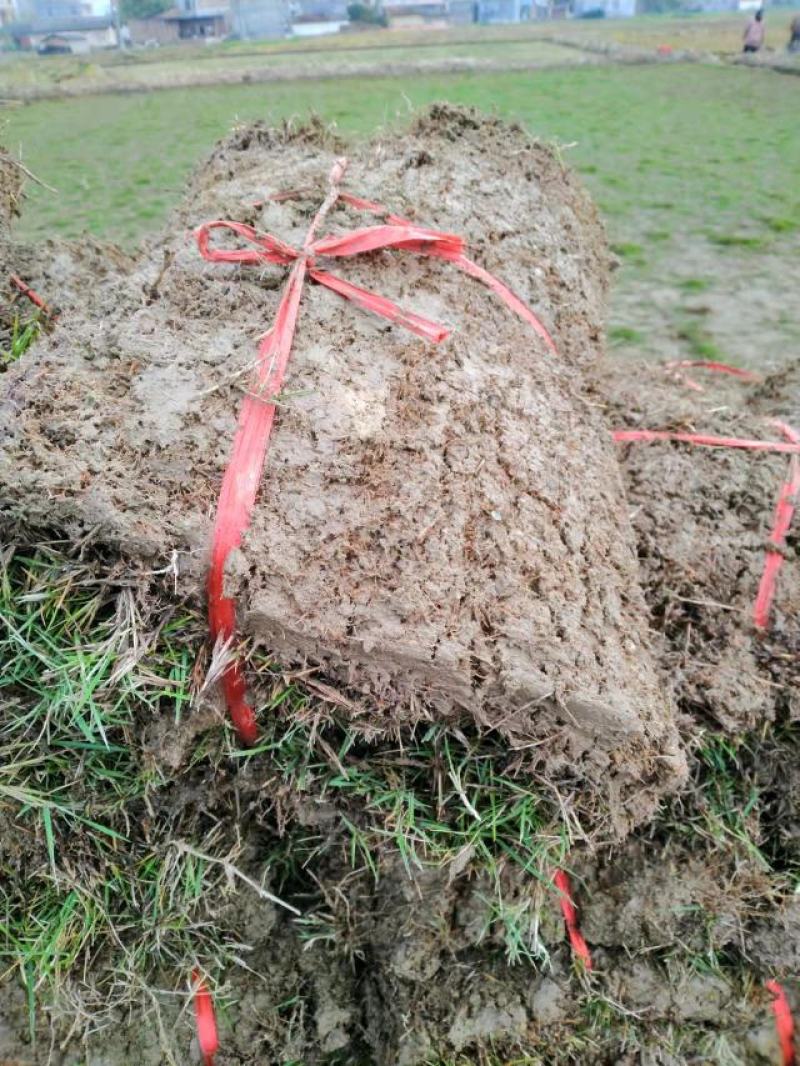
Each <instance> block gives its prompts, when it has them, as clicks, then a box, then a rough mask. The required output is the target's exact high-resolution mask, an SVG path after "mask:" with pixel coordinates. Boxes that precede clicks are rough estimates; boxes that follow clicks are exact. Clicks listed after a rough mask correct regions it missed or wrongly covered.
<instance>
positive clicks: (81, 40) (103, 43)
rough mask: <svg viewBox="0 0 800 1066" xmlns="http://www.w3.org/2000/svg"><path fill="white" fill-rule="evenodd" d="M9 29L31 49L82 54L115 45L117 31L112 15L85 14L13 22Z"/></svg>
mask: <svg viewBox="0 0 800 1066" xmlns="http://www.w3.org/2000/svg"><path fill="white" fill-rule="evenodd" d="M6 33H7V34H8V35H9V36H10V37H11V39H12V40H13V41H14V43H15V44H16V45H17V47H18V48H21V49H23V50H27V51H48V50H49V51H60V52H74V53H76V54H82V53H85V52H91V51H92V50H94V49H97V48H115V47H116V45H117V32H116V29H115V28H114V22H113V20H112V18H111V16H110V15H82V16H74V17H66V18H43V19H35V20H33V21H31V22H13V23H12V24H11V25H10V26H7V27H6Z"/></svg>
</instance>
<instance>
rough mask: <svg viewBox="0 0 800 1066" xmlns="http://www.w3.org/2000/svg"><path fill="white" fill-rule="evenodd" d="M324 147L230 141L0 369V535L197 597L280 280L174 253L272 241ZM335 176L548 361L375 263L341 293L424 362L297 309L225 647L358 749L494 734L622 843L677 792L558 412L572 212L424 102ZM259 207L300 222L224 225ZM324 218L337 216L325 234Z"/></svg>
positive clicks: (664, 731) (572, 326)
mask: <svg viewBox="0 0 800 1066" xmlns="http://www.w3.org/2000/svg"><path fill="white" fill-rule="evenodd" d="M339 151H341V146H339V145H337V144H334V143H332V142H331V141H330V139H329V138H328V137H327V135H326V133H325V131H324V130H322V129H321V128H319V127H308V128H300V129H298V130H287V131H284V132H277V133H276V132H275V131H271V130H268V129H266V128H263V127H252V128H246V129H243V130H241V131H239V132H237V133H235V134H234V135H233V136H232V137H231V138H230V139H229V140H228V141H226V142H224V143H223V144H222V145H221V146H220V147H219V148H218V149H217V151H216V152H215V153H214V154H213V156H212V157H211V159H210V160H209V162H208V163H207V164H206V165H205V166H204V167H202V168H201V169H200V170H199V171H198V172H197V174H196V175H195V177H194V179H193V181H192V183H191V185H190V188H189V190H188V193H187V196H186V199H185V200H184V202H183V204H182V205H181V206H180V207H179V208H178V210H177V212H176V214H175V216H174V218H173V219H172V222H171V226H170V229H169V230H168V232H167V234H166V235H165V236H164V238H163V240H162V241H161V242H158V243H156V244H155V245H154V246H153V247H152V248H151V250H150V254H149V256H148V257H147V258H146V259H145V260H144V261H143V262H141V263H140V264H138V265H137V267H136V269H134V270H133V271H131V272H129V273H122V274H120V273H117V274H116V275H109V277H108V278H106V279H104V278H102V277H101V278H99V279H98V281H97V283H96V285H95V287H94V291H93V292H92V293H91V294H90V295H89V299H88V300H87V301H86V304H85V309H84V310H83V311H78V310H77V309H76V310H74V311H72V312H69V313H65V314H63V315H62V317H61V319H60V320H59V323H58V326H57V328H56V330H55V332H54V333H53V336H52V338H51V339H50V340H49V341H47V342H46V343H43V344H41V345H39V346H37V348H36V349H35V351H34V352H33V353H31V356H30V358H27V359H25V360H24V363H23V364H21V365H20V366H19V367H18V368H14V369H12V370H10V371H9V372H8V374H7V375H6V376H5V381H4V388H3V399H2V401H0V402H2V410H3V412H4V423H5V425H4V432H5V439H4V447H3V458H2V460H0V471H1V472H0V483H2V487H1V488H0V492H2V496H3V500H4V510H5V513H6V514H7V515H10V516H12V517H13V518H14V519H15V520H18V521H22V522H23V523H25V524H27V525H37V524H38V525H40V526H45V525H46V526H48V527H49V528H53V527H54V526H55V527H58V528H61V529H65V530H68V531H69V532H70V533H71V534H72V535H75V536H86V535H87V534H90V535H91V537H92V538H94V539H95V540H97V541H99V542H100V543H102V544H104V545H106V546H111V547H114V548H116V549H117V550H119V551H121V552H123V553H124V554H125V555H127V556H128V557H132V558H149V559H152V560H155V561H157V562H159V563H160V564H161V565H164V563H165V561H168V560H169V558H170V556H171V554H172V553H173V552H178V553H180V554H181V557H182V560H183V561H184V569H185V571H186V574H185V581H184V588H186V589H191V588H192V587H193V584H192V583H197V582H198V581H199V580H200V578H201V576H202V573H203V570H204V567H205V553H206V551H207V546H208V541H209V533H210V520H211V517H212V514H213V508H214V502H215V499H216V495H217V492H218V486H219V482H220V477H221V474H222V470H223V467H224V465H225V463H226V461H227V455H228V451H229V447H230V441H231V439H232V436H233V427H234V420H235V415H236V409H237V406H238V402H239V399H240V396H241V388H242V386H241V384H240V379H237V374H240V373H241V370H242V368H247V367H248V366H249V365H250V364H251V363H252V360H253V357H254V355H253V352H254V342H255V338H256V336H257V335H258V333H259V332H260V331H262V330H263V329H264V328H265V327H266V326H267V325H268V324H269V323H270V322H271V321H272V319H273V317H274V313H275V309H276V306H277V301H278V299H279V293H280V284H281V280H282V272H281V270H280V269H274V268H266V269H264V270H259V269H252V270H246V269H242V268H240V267H238V266H228V265H220V264H207V263H205V262H203V261H202V260H201V259H200V257H199V256H198V254H197V251H196V249H195V248H194V247H193V246H192V245H191V244H189V243H187V241H186V231H187V230H188V229H190V228H193V227H194V226H196V225H197V224H199V223H200V222H202V221H205V220H209V219H214V218H220V217H222V218H236V219H238V220H240V221H251V222H254V223H256V225H257V227H258V228H259V229H262V230H264V231H269V232H273V233H276V234H279V235H281V236H282V237H283V238H284V239H287V240H289V241H290V242H292V243H294V244H295V245H300V244H301V243H302V239H303V234H304V230H305V228H306V227H307V225H308V223H309V219H310V216H311V214H312V213H313V211H314V209H315V207H316V206H317V205H318V204H319V203H320V202H321V200H322V198H323V197H324V191H325V179H326V174H327V171H328V170H329V168H330V165H331V163H332V160H333V159H334V158H335V153H336V152H339ZM348 182H349V187H350V188H352V189H353V190H357V192H358V193H359V195H364V196H366V197H368V198H371V199H376V200H379V201H381V202H384V201H385V202H387V203H388V204H390V205H391V208H392V209H393V210H395V211H396V212H399V213H401V214H403V215H405V216H409V215H410V216H413V217H414V218H416V219H418V220H420V221H425V222H427V223H429V224H431V225H433V226H435V227H436V228H438V229H441V230H446V231H448V232H450V231H452V232H455V233H459V234H468V235H469V241H470V247H471V254H473V255H474V256H475V257H476V258H477V259H478V260H479V261H480V262H482V263H485V264H486V265H487V266H488V267H489V268H490V269H492V270H495V271H497V272H499V273H502V274H503V276H504V278H505V279H506V280H507V281H508V282H510V283H511V284H512V285H513V286H514V288H515V289H516V290H517V291H518V292H519V293H520V295H522V297H523V298H524V299H526V300H528V301H529V302H530V303H531V304H533V306H535V307H536V308H537V309H538V311H539V313H540V314H541V315H542V316H543V318H544V319H545V321H546V323H547V325H548V326H549V328H551V329H552V331H553V334H554V337H555V340H556V344H557V346H558V349H559V352H560V353H561V354H560V356H556V355H554V354H553V353H552V352H549V351H548V350H547V348H546V347H545V345H544V342H543V341H542V340H541V338H539V337H537V336H536V335H535V334H534V333H533V331H531V329H530V327H529V326H528V325H527V324H526V323H524V322H522V321H521V320H519V319H518V318H517V317H516V316H515V315H513V314H512V313H510V311H509V310H508V309H507V308H506V307H505V306H503V305H502V304H501V303H500V302H499V301H498V300H497V299H496V297H495V296H494V295H493V294H491V293H489V292H488V291H487V290H485V289H484V288H483V287H482V286H480V285H479V284H477V283H474V282H472V281H471V280H467V279H465V278H464V276H463V275H461V274H460V273H458V272H457V271H456V270H454V269H452V268H448V267H447V266H446V265H444V264H442V263H440V262H437V261H435V260H431V259H428V258H424V257H412V256H409V255H405V256H403V255H397V254H390V253H377V254H375V255H373V256H370V257H369V258H368V259H365V258H363V257H359V258H358V259H356V260H355V261H352V262H349V263H347V264H346V265H344V266H342V267H341V273H342V274H343V275H345V276H346V277H347V278H348V279H349V280H350V281H353V282H355V283H356V284H359V285H362V286H364V287H373V288H376V289H378V290H380V291H381V292H382V293H383V294H385V295H388V296H390V297H392V298H394V299H396V300H398V302H400V303H401V304H404V305H408V306H413V308H414V309H415V310H416V311H417V312H418V313H422V314H425V315H427V316H429V317H432V318H434V319H436V320H442V321H445V322H447V323H448V324H450V325H451V326H452V327H453V333H452V336H451V337H450V338H449V339H448V340H447V341H446V342H445V343H444V344H442V345H441V346H439V347H437V348H436V349H435V350H434V349H432V348H431V347H430V346H428V345H427V344H426V343H424V342H422V341H420V340H418V339H417V338H415V337H413V336H412V335H410V334H407V333H405V332H403V331H402V330H399V329H397V328H391V327H388V326H387V325H386V324H385V323H384V322H382V321H381V320H375V319H371V318H369V317H368V316H366V315H364V314H363V313H359V312H358V311H356V310H355V309H354V308H351V307H347V306H344V305H343V304H342V301H341V300H340V299H339V298H338V297H337V296H335V295H333V294H331V293H330V292H329V291H327V290H323V289H322V288H321V287H315V288H313V290H312V291H309V292H308V293H307V295H306V298H305V301H304V306H303V311H302V316H301V322H300V327H299V332H298V336H297V340H296V345H295V351H294V354H293V358H292V363H291V371H290V375H289V378H288V379H287V385H286V390H285V392H286V396H285V398H283V397H282V403H281V405H280V414H279V420H278V425H277V429H276V432H275V434H274V437H273V440H272V442H271V450H270V456H269V465H268V476H267V478H266V480H265V482H264V486H263V490H262V492H261V496H260V500H259V503H258V506H257V508H256V512H255V514H254V516H253V521H252V525H251V530H250V532H249V533H248V535H247V537H246V540H245V543H244V545H243V549H242V551H241V552H239V553H237V554H236V558H235V559H234V560H233V565H232V566H231V568H230V587H231V590H232V591H233V593H234V595H235V597H236V599H237V602H238V603H239V605H240V612H241V628H242V631H243V632H244V633H245V634H246V635H248V636H250V637H251V638H253V640H254V641H255V642H256V643H261V644H264V645H266V646H267V647H268V648H269V649H270V652H271V653H273V654H275V655H277V656H278V657H279V658H280V660H281V661H282V662H283V663H285V664H288V665H293V666H304V665H309V664H310V665H312V666H314V667H316V668H318V669H319V671H320V672H321V675H322V677H323V678H326V679H328V680H332V681H334V682H336V683H337V684H339V685H342V684H343V685H345V686H346V687H347V688H348V690H349V691H350V693H351V695H353V696H354V697H355V701H354V714H355V715H356V716H357V717H358V719H359V722H360V723H361V724H363V726H364V727H365V728H371V729H373V730H374V729H375V728H383V729H386V728H388V727H397V726H400V725H403V726H407V725H409V724H411V723H413V722H415V721H419V720H420V719H424V720H429V721H448V722H451V723H456V722H461V723H464V722H470V721H474V722H477V723H479V724H480V725H481V726H483V727H488V728H490V729H492V730H496V731H497V732H498V733H499V734H500V735H501V736H502V737H504V738H506V739H507V740H508V741H509V742H510V743H511V744H512V745H513V746H519V747H526V748H529V749H530V750H531V751H532V752H535V756H534V757H532V759H531V765H532V768H534V767H535V768H536V769H537V770H544V771H545V772H546V773H547V774H548V775H549V776H550V777H551V778H558V779H559V780H560V781H561V782H562V783H563V785H564V787H565V788H569V787H572V782H575V781H584V782H587V783H589V784H590V785H591V786H593V788H594V789H595V790H596V793H597V796H598V799H597V802H596V808H597V810H596V812H595V814H594V817H595V818H596V819H598V820H600V821H602V820H604V819H606V818H610V819H611V821H612V822H613V826H614V831H615V832H616V833H617V834H618V835H620V836H621V835H624V834H625V833H626V832H627V831H628V830H629V829H630V828H631V826H633V825H635V824H637V823H638V822H641V821H642V820H644V819H645V818H647V817H648V816H649V815H650V814H651V813H652V811H653V809H654V807H655V804H656V802H657V799H658V797H659V795H661V794H663V793H664V792H666V791H669V790H670V789H672V788H674V787H675V786H676V785H677V784H678V783H679V782H680V780H681V777H682V774H683V772H684V770H683V761H682V756H681V755H680V753H679V750H678V745H677V736H676V733H675V730H674V727H673V725H672V721H671V711H670V707H669V703H668V701H667V700H666V699H665V698H664V695H663V692H662V691H661V689H660V686H659V685H658V683H657V682H656V680H655V675H654V670H653V667H652V662H651V660H650V657H649V651H648V648H647V645H648V640H649V638H648V633H647V623H646V619H645V616H644V613H643V603H642V600H641V596H640V593H639V584H638V575H637V569H636V561H635V549H634V546H633V540H632V536H631V533H630V525H629V522H628V518H627V512H626V508H625V505H624V500H623V494H622V489H621V483H620V479H619V472H618V469H617V465H616V459H615V455H614V449H613V446H612V445H611V443H610V442H609V440H608V435H607V433H606V431H605V427H604V425H603V422H602V418H601V415H600V412H599V411H598V410H597V408H596V407H593V406H592V405H591V403H589V402H587V398H586V396H585V386H584V378H583V374H584V372H585V371H586V370H587V369H589V368H591V367H592V365H593V364H594V363H595V362H596V360H597V357H598V355H599V350H600V333H601V322H602V319H603V309H604V300H605V294H606V284H607V262H606V251H605V243H604V238H603V233H602V229H601V227H600V224H599V222H598V220H597V217H596V214H595V212H594V209H593V208H592V207H591V205H590V203H589V202H588V200H587V199H586V197H585V195H584V194H583V192H582V191H581V190H580V189H579V188H578V187H577V185H576V184H575V182H574V180H573V179H572V178H571V177H570V176H569V174H568V173H567V172H566V171H565V170H564V168H563V167H562V165H561V163H560V162H559V161H558V160H557V158H556V157H555V156H554V155H553V154H552V153H551V152H550V150H549V149H546V148H544V147H542V146H540V145H538V144H536V143H534V142H531V140H530V138H529V137H528V136H527V135H526V134H524V133H523V132H522V131H521V130H519V129H515V128H512V127H508V126H506V125H504V124H502V123H500V122H498V121H494V120H484V119H481V118H478V117H477V116H475V115H473V114H471V113H469V112H467V111H464V110H458V109H454V108H445V107H436V108H434V109H433V110H432V111H431V112H430V114H429V115H428V116H426V117H424V118H422V119H420V120H419V121H418V122H417V124H416V126H415V127H414V129H413V130H412V131H411V133H410V134H406V135H403V136H402V137H396V136H395V137H391V138H381V139H380V140H378V141H377V142H375V143H374V144H372V145H371V146H369V147H367V148H364V149H360V150H359V151H357V152H356V153H355V154H354V156H353V158H352V160H351V164H350V170H349V173H348ZM282 188H293V189H296V188H301V189H303V190H304V195H303V198H302V199H301V200H300V201H299V202H296V201H281V202H272V201H268V202H267V203H266V205H265V206H263V207H260V208H252V207H248V206H247V205H248V203H252V202H253V200H254V199H257V198H263V197H264V196H268V195H269V194H270V193H272V192H275V191H277V190H280V189H282ZM523 220H525V221H523ZM367 221H368V222H369V221H371V219H367ZM334 224H335V226H336V227H337V228H339V227H345V226H352V225H354V224H355V225H359V224H363V220H362V219H360V218H358V219H355V220H354V219H353V218H352V215H351V214H347V213H345V212H344V211H341V212H339V213H338V214H337V216H336V218H335V223H334ZM283 273H284V274H285V271H283ZM342 353H344V354H342ZM244 380H245V381H246V380H247V379H246V378H245V379H244ZM43 383H46V387H43ZM56 396H57V397H58V402H57V404H54V403H53V401H52V399H51V398H50V397H56ZM194 587H196V585H195V586H194ZM587 800H588V801H589V802H590V800H591V793H589V794H588V795H587ZM587 805H588V803H587Z"/></svg>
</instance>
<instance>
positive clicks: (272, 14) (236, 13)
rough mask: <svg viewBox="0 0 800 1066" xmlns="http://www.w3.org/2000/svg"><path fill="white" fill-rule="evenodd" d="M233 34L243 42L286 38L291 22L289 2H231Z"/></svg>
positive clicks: (265, 0) (268, 0)
mask: <svg viewBox="0 0 800 1066" xmlns="http://www.w3.org/2000/svg"><path fill="white" fill-rule="evenodd" d="M229 18H230V28H231V33H233V34H234V35H235V36H236V37H241V38H242V40H264V39H266V38H268V37H285V36H286V35H287V34H288V33H289V32H290V26H291V20H290V14H289V4H288V3H287V0H231V7H230V13H229Z"/></svg>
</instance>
